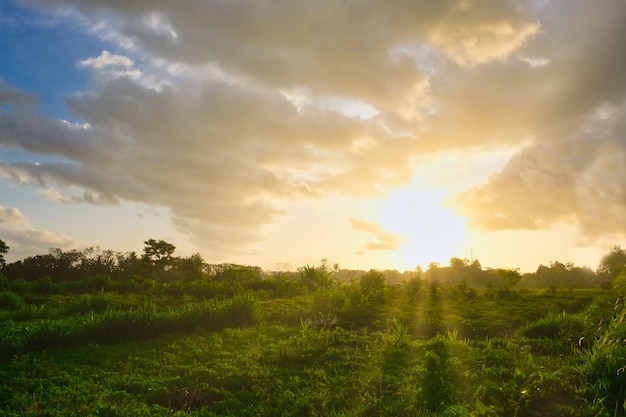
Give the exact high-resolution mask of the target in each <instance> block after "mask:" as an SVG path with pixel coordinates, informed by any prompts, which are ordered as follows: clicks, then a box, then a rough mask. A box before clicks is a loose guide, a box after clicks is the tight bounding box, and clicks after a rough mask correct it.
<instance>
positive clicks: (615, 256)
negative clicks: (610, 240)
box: [597, 245, 626, 279]
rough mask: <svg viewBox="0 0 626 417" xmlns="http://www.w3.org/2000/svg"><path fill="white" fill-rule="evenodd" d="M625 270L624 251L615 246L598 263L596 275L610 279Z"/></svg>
mask: <svg viewBox="0 0 626 417" xmlns="http://www.w3.org/2000/svg"><path fill="white" fill-rule="evenodd" d="M625 269H626V249H622V247H621V246H619V245H615V246H613V248H612V249H611V252H609V253H608V254H607V255H605V256H604V257H603V258H602V260H601V261H600V265H599V266H598V271H597V273H598V275H600V276H602V277H604V278H607V279H612V278H615V277H616V276H618V275H619V273H620V272H622V271H623V270H625Z"/></svg>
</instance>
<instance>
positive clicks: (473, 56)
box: [0, 0, 626, 253]
mask: <svg viewBox="0 0 626 417" xmlns="http://www.w3.org/2000/svg"><path fill="white" fill-rule="evenodd" d="M41 3H43V4H46V5H48V6H51V7H52V8H53V9H55V10H68V11H71V12H68V13H67V18H68V19H76V18H78V19H82V23H83V26H82V27H84V28H91V29H89V30H92V31H93V33H96V34H97V35H98V36H102V37H104V38H105V39H106V40H107V41H108V42H110V43H111V45H110V46H111V47H110V48H108V49H107V50H105V51H102V52H101V53H100V55H97V54H96V55H95V56H90V57H85V59H84V60H81V61H80V62H79V63H78V65H79V66H80V67H82V68H84V69H85V70H86V71H92V72H93V74H94V82H93V84H92V86H91V88H90V90H88V91H82V92H77V93H76V94H74V95H73V96H71V97H67V98H66V104H67V106H68V109H69V110H70V111H71V113H72V114H73V116H74V117H76V118H78V119H80V124H81V126H82V127H80V128H78V125H76V124H74V125H71V124H68V123H67V122H64V121H62V120H56V119H54V118H51V117H48V116H46V115H42V114H40V113H38V112H37V111H36V110H35V105H36V103H37V97H36V96H35V95H33V94H30V93H27V92H24V91H21V90H19V89H17V88H15V87H12V86H10V85H8V84H6V83H2V82H0V146H4V147H8V148H18V149H21V150H24V151H27V152H30V153H32V154H33V155H34V156H43V158H41V159H42V160H41V161H40V162H39V163H33V162H32V161H10V162H9V161H1V160H0V175H4V176H7V177H9V178H11V179H13V181H14V182H16V183H19V184H26V183H30V184H37V185H39V186H41V187H42V188H43V189H44V190H47V191H46V193H47V195H48V197H49V198H52V199H54V200H56V201H60V202H66V203H71V202H86V203H90V204H99V205H107V204H116V203H118V202H119V201H123V200H130V201H137V202H144V203H147V204H153V205H158V206H162V207H167V208H168V209H169V210H170V212H171V217H172V220H173V222H174V224H175V225H176V226H177V227H178V228H179V230H181V231H183V232H184V233H186V234H188V235H189V236H190V237H191V238H192V240H193V241H194V242H195V243H197V244H198V245H199V246H203V247H209V248H215V250H216V251H220V252H221V253H229V252H232V251H234V250H248V246H249V245H252V244H254V243H255V242H258V241H259V240H260V239H262V238H263V237H264V236H263V230H264V227H265V226H267V225H269V224H272V223H274V222H276V221H279V219H280V218H281V216H283V215H285V213H286V212H285V209H284V207H285V206H288V204H286V202H289V201H290V200H294V199H305V198H324V197H325V196H329V195H335V194H340V195H351V196H361V197H368V196H372V195H381V194H385V193H387V192H388V190H389V189H390V188H392V187H398V186H401V185H408V184H410V183H411V181H412V179H413V175H414V173H415V172H416V169H418V168H419V166H420V165H423V164H427V163H428V161H429V160H430V159H432V158H435V157H439V156H441V155H442V154H444V153H446V152H450V151H455V152H461V153H462V152H463V151H464V150H468V149H472V150H474V149H489V148H491V147H505V148H507V149H523V150H522V151H520V152H519V153H518V154H516V155H514V156H512V158H511V160H510V161H509V163H508V164H507V165H506V166H505V167H504V168H503V169H502V171H501V172H499V173H496V174H495V175H494V176H493V177H492V178H491V179H490V180H489V182H487V183H486V184H483V185H481V186H479V187H476V188H474V189H471V190H469V191H467V192H466V193H464V194H463V195H461V197H460V198H459V199H458V200H457V204H458V207H459V210H460V211H461V212H462V213H464V214H465V215H467V216H469V217H470V218H471V219H472V220H473V224H475V225H477V226H480V227H484V228H542V227H547V226H548V225H549V224H551V223H553V222H561V221H569V222H579V223H580V224H581V227H582V228H583V229H585V230H589V231H588V232H587V233H589V234H591V233H592V231H593V229H594V227H593V226H592V220H591V219H592V218H593V215H595V214H594V213H596V214H597V213H604V217H603V219H606V220H607V225H602V226H601V227H598V228H597V231H598V233H604V232H605V231H606V232H608V231H609V230H610V229H611V227H610V226H609V225H608V223H610V222H613V223H615V222H616V223H615V224H616V227H618V228H621V229H622V230H626V226H624V225H623V223H622V222H620V218H619V213H620V212H619V210H620V209H621V208H622V207H623V204H622V200H621V199H622V198H623V194H621V192H622V191H621V190H622V188H621V187H622V185H623V182H622V181H621V180H620V179H615V177H614V176H611V175H610V172H611V171H608V170H607V169H605V168H604V167H605V166H606V164H612V165H613V166H614V168H612V169H613V170H614V171H615V172H618V173H622V172H623V165H620V161H619V157H620V156H621V155H623V149H624V147H623V139H621V138H623V137H624V135H623V130H622V127H621V126H620V125H619V123H618V122H617V121H615V120H618V119H619V118H614V119H610V121H609V120H608V119H607V120H604V119H602V120H601V119H598V118H596V119H594V117H596V116H594V115H596V113H597V112H598V111H600V110H599V109H602V108H604V107H603V106H608V107H607V108H611V109H615V110H614V111H615V112H616V114H622V113H623V108H622V107H623V106H622V104H621V103H622V102H623V100H624V99H625V98H626V97H625V96H626V83H624V82H623V74H624V73H626V58H625V56H624V54H621V53H619V52H621V50H622V46H621V44H620V42H621V40H622V39H624V38H625V37H626V29H625V28H626V26H625V25H623V24H622V22H623V20H624V17H625V16H626V6H625V4H626V3H624V2H622V1H621V0H601V1H600V2H599V3H597V2H594V3H593V4H591V3H589V2H586V1H583V0H572V1H571V2H568V3H567V4H565V3H563V2H559V1H554V2H549V3H546V4H544V5H542V6H538V5H537V4H536V3H534V2H520V1H513V0H511V1H502V0H490V1H481V2H476V1H466V0H447V1H437V2H432V1H426V0H421V1H416V0H392V1H382V0H378V1H377V0H366V1H361V0H358V1H357V0H346V1H342V2H337V1H334V0H322V1H316V2H294V1H290V0H259V1H254V2H232V1H215V2H193V3H189V4H186V5H185V7H181V6H180V5H179V4H178V3H176V2H167V1H156V2H111V1H104V0H94V1H89V2H84V1H77V0H44V1H42V2H41ZM32 4H33V7H39V6H37V5H39V3H32ZM571 4H575V6H571V7H570V5H571ZM57 18H59V17H58V16H57ZM596 25H600V27H601V30H600V29H598V27H597V26H596ZM572 39H576V40H577V41H576V42H572ZM533 63H537V65H534V64H533ZM539 63H540V64H539ZM329 103H330V104H329ZM341 103H359V105H361V106H363V108H366V109H367V116H366V117H355V114H354V113H351V114H346V113H348V112H346V113H344V111H342V106H341ZM607 123H609V125H610V126H609V127H606V125H607ZM603 129H604V131H606V137H604V136H603V139H602V141H600V142H597V141H596V139H595V138H596V137H597V136H598V135H603V133H601V132H602V131H603ZM620 135H621V136H620ZM522 145H523V146H522ZM459 163H461V164H462V163H463V161H460V162H459ZM623 177H625V176H622V177H620V178H623ZM592 195H593V196H595V197H594V199H593V200H594V201H598V202H601V204H595V203H593V204H592V203H591V202H590V201H589V200H586V199H585V198H583V197H582V196H592ZM603 207H604V208H605V209H603ZM535 213H536V214H535ZM607 213H608V214H607ZM609 219H612V220H611V221H609ZM355 222H356V223H355ZM352 224H353V227H355V228H359V227H360V229H359V230H363V231H365V232H368V233H372V234H373V235H374V236H375V237H376V239H377V241H374V242H370V244H369V247H368V248H369V249H394V248H397V247H398V245H399V242H400V241H399V240H398V239H399V238H398V237H397V236H395V235H391V234H386V232H384V231H383V230H381V229H376V228H375V227H374V226H375V225H372V224H368V225H365V224H363V223H359V221H352Z"/></svg>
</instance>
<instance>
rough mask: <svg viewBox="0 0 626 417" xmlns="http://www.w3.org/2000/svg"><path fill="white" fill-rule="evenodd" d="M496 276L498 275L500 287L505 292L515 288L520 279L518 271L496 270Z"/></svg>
mask: <svg viewBox="0 0 626 417" xmlns="http://www.w3.org/2000/svg"><path fill="white" fill-rule="evenodd" d="M498 275H500V279H501V280H502V287H503V288H504V289H505V290H506V291H509V290H510V289H511V288H513V287H514V286H516V285H517V283H518V282H519V281H520V279H522V275H521V274H520V273H519V269H498Z"/></svg>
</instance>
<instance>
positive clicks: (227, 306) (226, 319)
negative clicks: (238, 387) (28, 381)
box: [0, 293, 256, 357]
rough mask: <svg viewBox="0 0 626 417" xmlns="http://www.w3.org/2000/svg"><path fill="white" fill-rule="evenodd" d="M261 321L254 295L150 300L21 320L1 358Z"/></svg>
mask: <svg viewBox="0 0 626 417" xmlns="http://www.w3.org/2000/svg"><path fill="white" fill-rule="evenodd" d="M255 321H256V301H255V299H254V297H253V295H252V293H245V294H243V295H239V296H236V297H233V298H230V299H226V300H210V301H204V302H198V303H193V304H186V305H183V306H180V307H176V308H172V307H167V308H164V307H159V306H157V305H155V304H153V303H151V302H145V303H143V304H142V305H139V306H137V307H135V308H132V309H129V310H121V309H112V308H107V309H106V310H105V311H104V312H102V313H100V314H95V313H91V314H87V315H81V316H76V317H65V318H59V319H43V320H33V321H27V322H20V323H16V322H13V321H10V320H9V321H7V322H5V323H4V325H3V327H0V356H5V357H6V356H8V355H12V354H16V353H20V352H25V351H31V350H42V349H50V348H67V347H71V346H76V345H81V344H87V343H102V344H104V343H118V342H123V341H130V340H141V339H147V338H152V337H157V336H160V335H164V334H169V333H189V332H193V331H195V330H197V329H209V330H218V329H222V328H225V327H238V326H245V325H249V324H252V323H254V322H255Z"/></svg>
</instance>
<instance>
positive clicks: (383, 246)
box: [349, 219, 406, 250]
mask: <svg viewBox="0 0 626 417" xmlns="http://www.w3.org/2000/svg"><path fill="white" fill-rule="evenodd" d="M349 220H350V224H351V226H352V227H353V228H354V229H356V230H359V231H361V232H365V233H369V234H372V235H374V237H375V238H376V241H374V242H367V244H366V246H365V249H366V250H396V249H399V248H400V246H401V244H402V243H403V242H405V241H406V239H405V238H404V237H403V236H401V235H398V234H395V233H391V232H388V231H386V230H384V229H383V228H382V227H381V226H380V225H379V224H376V223H371V222H367V221H365V220H358V219H349Z"/></svg>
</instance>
